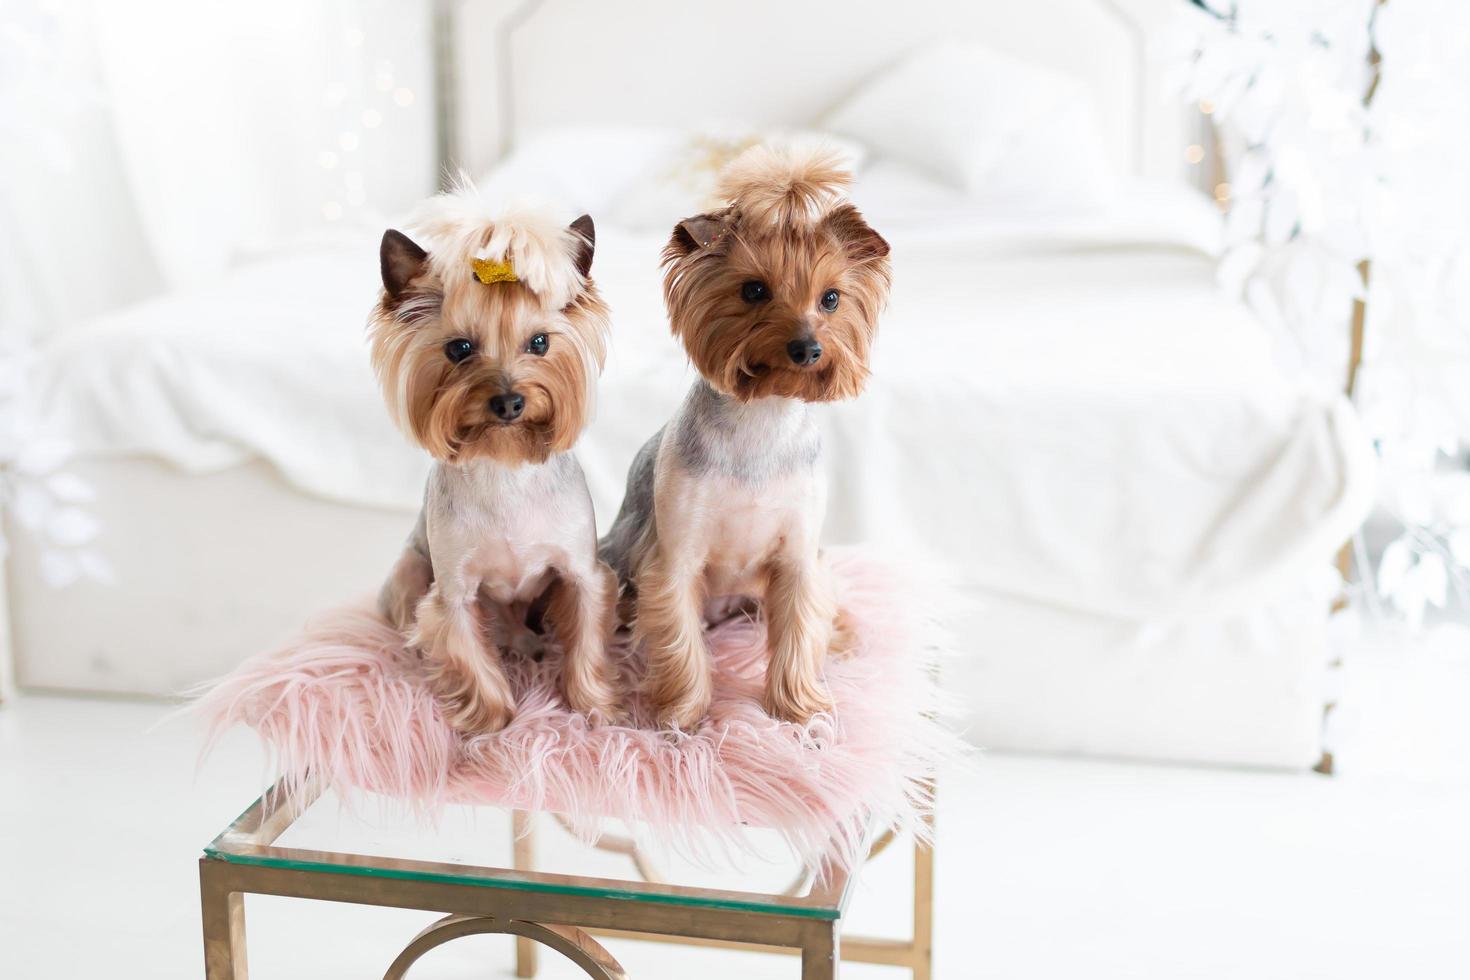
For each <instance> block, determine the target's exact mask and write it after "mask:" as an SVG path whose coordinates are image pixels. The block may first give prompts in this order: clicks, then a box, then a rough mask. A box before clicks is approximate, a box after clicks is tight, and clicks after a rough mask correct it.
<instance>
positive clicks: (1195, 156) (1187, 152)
mask: <svg viewBox="0 0 1470 980" xmlns="http://www.w3.org/2000/svg"><path fill="white" fill-rule="evenodd" d="M1204 158H1205V148H1204V147H1203V146H1200V145H1199V144H1198V143H1191V144H1189V145H1188V146H1186V147H1185V148H1184V162H1185V163H1190V164H1194V163H1199V162H1200V161H1201V160H1203V159H1204Z"/></svg>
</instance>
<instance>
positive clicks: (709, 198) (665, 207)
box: [610, 125, 867, 232]
mask: <svg viewBox="0 0 1470 980" xmlns="http://www.w3.org/2000/svg"><path fill="white" fill-rule="evenodd" d="M756 143H766V144H769V145H772V146H783V147H789V146H810V145H813V144H816V145H821V146H826V147H828V148H830V149H832V150H834V151H835V152H836V153H837V155H838V156H839V157H840V158H841V159H842V161H843V162H844V163H845V164H846V165H847V166H848V168H849V169H851V170H853V171H854V172H856V171H857V169H858V168H859V167H861V166H862V164H863V161H864V159H865V158H866V157H867V152H866V150H865V149H864V148H863V147H862V146H861V145H860V144H858V143H854V142H852V141H851V140H843V139H839V138H837V137H835V136H832V135H831V134H829V133H818V132H813V131H810V130H771V129H765V130H762V129H759V128H753V127H747V126H733V125H732V126H708V127H705V128H703V129H701V130H698V131H696V132H690V133H686V134H685V135H684V138H683V139H682V140H681V141H679V142H678V143H677V144H676V145H673V146H666V147H664V148H662V152H661V153H660V154H658V155H657V156H655V157H651V158H650V160H649V165H648V166H647V167H646V168H645V169H644V171H643V173H642V174H640V175H639V177H638V178H637V179H635V180H634V181H632V182H631V183H630V184H629V185H628V186H627V187H626V188H625V189H624V191H623V193H622V194H620V195H619V198H618V202H617V204H616V205H615V206H614V208H613V210H612V212H611V214H610V217H611V219H612V220H613V221H614V222H615V223H617V224H619V225H622V226H623V227H625V228H631V229H635V230H638V231H658V232H667V231H669V230H670V229H672V228H673V227H674V225H675V224H676V223H678V222H679V221H682V220H683V219H684V218H687V217H689V216H690V215H691V214H698V213H699V212H701V211H708V210H710V209H712V208H717V207H719V206H720V205H722V204H724V203H725V202H724V201H721V200H719V196H718V194H716V192H715V188H716V183H717V178H718V176H719V172H720V170H721V169H722V168H723V167H724V165H725V164H727V163H729V162H730V161H731V160H733V159H734V158H735V157H737V156H739V155H740V154H741V153H742V152H743V151H744V150H746V149H747V148H749V147H750V146H753V145H754V144H756Z"/></svg>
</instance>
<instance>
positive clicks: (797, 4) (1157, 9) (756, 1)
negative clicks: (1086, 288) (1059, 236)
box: [435, 0, 1198, 176]
mask: <svg viewBox="0 0 1470 980" xmlns="http://www.w3.org/2000/svg"><path fill="white" fill-rule="evenodd" d="M1183 6H1184V3H1183V0H1024V2H1023V0H972V2H965V3H961V2H954V0H904V2H903V3H901V4H895V3H893V2H891V0H842V2H836V0H833V2H827V3H815V2H803V0H742V2H740V3H691V2H689V0H639V2H638V3H636V4H628V3H608V2H599V0H442V2H441V3H440V5H439V12H438V16H437V18H436V32H435V33H436V37H437V39H438V47H439V54H440V56H439V58H438V61H437V64H438V70H439V84H438V111H439V116H440V120H439V133H440V137H439V140H440V146H439V150H440V159H441V161H442V162H443V163H444V165H445V167H444V170H445V173H446V174H449V173H453V172H455V171H456V170H458V169H461V168H462V169H464V170H465V171H466V172H468V173H481V172H484V171H485V170H486V169H488V168H489V167H490V166H491V165H493V164H494V163H495V162H496V161H498V160H499V159H501V158H502V157H503V156H504V155H505V154H506V153H507V152H509V151H510V150H511V149H512V148H514V147H515V146H516V144H517V142H518V141H519V140H520V139H521V138H522V137H524V136H525V135H526V134H528V133H532V132H535V131H538V130H543V129H548V128H553V127H559V126H567V125H577V124H596V125H609V124H633V125H658V126H691V125H698V124H700V123H704V122H707V121H709V120H711V119H719V120H730V121H737V122H742V123H749V124H752V125H758V126H786V127H791V126H809V125H811V124H813V123H814V122H816V121H817V120H818V119H819V118H820V117H821V116H822V115H824V114H825V113H826V112H827V111H828V110H830V109H832V108H833V107H834V106H836V105H837V104H838V103H839V102H840V101H841V100H842V99H843V98H844V97H846V96H847V95H849V94H850V93H851V92H853V91H854V90H855V89H856V88H857V87H858V86H859V85H860V84H861V83H862V82H863V80H864V79H865V78H867V77H868V76H870V75H871V74H872V73H874V72H875V71H879V70H881V69H883V68H885V67H886V66H888V65H891V64H893V63H895V62H897V61H898V60H900V59H901V58H903V57H904V56H905V55H907V54H909V53H911V52H913V51H915V50H917V49H919V48H921V47H922V46H924V45H925V44H926V43H928V42H931V41H935V40H938V39H940V38H944V39H969V40H974V41H978V42H981V43H984V44H985V45H987V46H988V47H991V48H994V49H996V50H998V51H1001V52H1004V53H1006V54H1010V55H1013V56H1015V57H1018V58H1021V59H1024V60H1026V61H1029V62H1033V63H1036V64H1041V65H1048V66H1051V67H1055V68H1058V69H1061V70H1064V71H1067V72H1070V73H1071V74H1073V75H1076V76H1079V77H1081V78H1083V79H1084V80H1085V81H1086V82H1087V83H1088V88H1089V90H1090V91H1091V92H1092V93H1093V96H1094V98H1095V99H1096V100H1097V102H1098V105H1099V109H1100V111H1101V113H1102V116H1103V119H1102V123H1103V125H1102V130H1103V133H1104V138H1105V140H1106V142H1107V153H1108V156H1109V157H1110V162H1111V163H1112V164H1113V165H1114V166H1115V167H1116V168H1117V169H1118V170H1119V171H1121V172H1125V173H1132V174H1138V175H1142V176H1179V175H1182V174H1183V172H1184V170H1183V166H1184V165H1183V154H1182V151H1183V147H1184V146H1185V144H1186V143H1188V142H1190V141H1191V140H1192V139H1193V138H1194V137H1193V136H1192V135H1191V133H1192V132H1193V131H1194V127H1195V126H1196V125H1197V123H1198V120H1197V119H1194V120H1192V119H1190V118H1189V115H1188V114H1187V113H1186V112H1184V111H1183V110H1182V109H1181V108H1180V105H1179V100H1178V99H1177V98H1174V97H1173V96H1171V94H1170V93H1169V91H1168V88H1167V85H1166V79H1165V66H1164V64H1163V62H1162V59H1161V57H1160V54H1159V52H1157V51H1156V50H1155V48H1154V45H1153V43H1152V41H1151V39H1154V38H1157V37H1158V36H1159V35H1160V33H1161V29H1162V28H1163V27H1164V26H1165V25H1166V24H1167V23H1168V22H1170V21H1171V20H1172V19H1173V18H1174V17H1177V16H1180V15H1181V13H1182V8H1183ZM753 48H754V49H758V51H759V53H758V55H756V56H747V55H746V54H745V51H747V50H750V49H753ZM568 64H571V65H575V66H576V70H575V71H571V72H569V71H567V70H566V69H565V66H566V65H568ZM773 68H775V69H777V70H773ZM589 77H591V78H608V79H613V78H616V79H617V84H615V85H587V84H585V80H586V79H587V78H589Z"/></svg>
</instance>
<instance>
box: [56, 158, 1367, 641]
mask: <svg viewBox="0 0 1470 980" xmlns="http://www.w3.org/2000/svg"><path fill="white" fill-rule="evenodd" d="M880 178H883V175H882V172H881V171H880V172H879V176H878V177H875V178H874V179H871V180H868V181H867V183H868V186H867V187H865V188H859V189H858V190H857V191H856V192H855V197H857V198H858V199H859V200H860V201H861V202H862V203H863V204H864V207H865V209H866V211H867V212H868V213H869V215H870V216H871V218H872V220H873V222H874V224H875V226H877V227H878V228H880V229H881V230H882V231H883V232H884V233H885V234H886V235H887V236H888V238H889V239H890V241H891V243H892V245H893V255H894V281H895V286H894V293H893V298H892V304H891V307H890V309H889V311H888V313H887V314H886V315H885V317H884V319H883V321H882V328H881V337H880V342H879V349H878V353H877V358H876V362H875V364H874V379H873V383H872V385H871V387H870V389H869V391H868V392H867V393H866V394H865V395H864V396H863V397H862V398H861V399H859V400H857V401H855V402H852V403H845V404H840V405H834V406H824V407H822V408H820V409H819V411H820V413H821V415H822V417H823V419H824V421H825V424H826V428H827V459H828V460H829V464H830V467H831V470H832V474H833V479H834V482H833V492H832V498H831V499H832V502H831V510H830V513H829V518H828V528H827V531H828V537H829V539H831V540H833V541H852V540H857V539H869V540H879V541H886V542H891V543H894V544H896V545H899V546H902V547H904V548H906V549H912V548H914V547H919V548H923V549H925V550H927V551H929V552H930V553H932V554H934V555H936V556H938V557H939V558H941V559H943V560H946V561H947V562H949V563H950V564H951V565H953V566H954V567H955V569H956V570H957V572H958V574H959V575H960V577H961V578H962V580H963V581H965V582H967V583H969V584H972V585H976V586H984V587H987V588H990V589H992V590H995V591H999V592H1003V593H1008V594H1012V595H1015V596H1018V597H1022V598H1024V599H1027V600H1029V601H1035V602H1042V603H1047V604H1053V605H1058V606H1064V607H1068V608H1071V609H1075V610H1079V611H1087V612H1092V613H1102V614H1105V615H1110V616H1120V617H1126V618H1130V619H1134V620H1150V621H1158V620H1165V621H1167V620H1170V619H1173V618H1177V617H1183V616H1188V615H1192V614H1194V613H1197V612H1199V611H1201V610H1209V611H1213V612H1215V613H1216V614H1220V613H1222V612H1224V611H1227V610H1229V609H1231V608H1236V607H1244V606H1248V605H1250V604H1252V603H1255V602H1258V601H1260V599H1261V597H1263V596H1267V595H1271V594H1274V593H1275V592H1278V591H1279V590H1280V589H1281V587H1282V585H1283V583H1288V582H1299V581H1300V580H1301V578H1302V576H1304V575H1306V574H1307V573H1308V571H1309V570H1310V569H1312V568H1314V567H1316V566H1319V565H1321V564H1323V563H1325V562H1326V560H1327V559H1328V557H1329V556H1330V554H1331V553H1332V551H1333V549H1334V548H1335V547H1336V545H1337V544H1338V542H1340V541H1341V540H1342V539H1343V538H1344V537H1345V536H1346V535H1347V534H1348V533H1349V531H1350V529H1351V528H1352V527H1353V526H1354V524H1355V523H1356V522H1357V521H1358V520H1359V519H1360V517H1361V515H1362V513H1363V511H1364V509H1365V508H1366V505H1367V501H1368V498H1369V492H1370V491H1369V487H1370V483H1371V480H1370V478H1369V475H1368V468H1369V452H1368V449H1367V447H1366V445H1365V442H1364V440H1363V437H1362V436H1361V434H1360V433H1359V431H1358V429H1357V427H1356V425H1355V423H1354V420H1353V415H1352V413H1351V411H1350V410H1349V409H1348V408H1347V407H1346V406H1345V405H1344V404H1340V403H1335V402H1324V401H1322V400H1320V399H1318V398H1317V397H1315V396H1313V395H1312V394H1310V393H1309V392H1308V391H1306V390H1305V389H1304V388H1303V387H1301V386H1298V385H1297V384H1294V383H1293V382H1292V381H1291V380H1289V379H1287V378H1285V377H1283V376H1282V375H1281V374H1280V373H1279V372H1278V371H1277V370H1276V369H1275V368H1274V367H1273V365H1272V361H1271V358H1270V355H1269V350H1268V345H1267V342H1266V339H1265V337H1264V336H1263V335H1262V333H1261V331H1260V329H1259V328H1258V327H1257V325H1256V324H1255V323H1254V322H1253V321H1252V320H1251V319H1250V318H1249V316H1248V315H1247V314H1246V313H1245V312H1244V310H1243V309H1242V308H1241V307H1239V306H1238V305H1236V304H1234V303H1232V302H1228V301H1226V300H1224V299H1222V298H1221V297H1220V296H1219V295H1218V293H1217V292H1216V290H1215V288H1214V285H1213V274H1212V264H1211V262H1210V261H1209V260H1208V258H1207V257H1206V256H1205V255H1204V254H1203V252H1202V250H1203V249H1208V247H1209V245H1210V241H1209V239H1210V235H1211V233H1212V230H1213V228H1214V225H1213V223H1212V222H1211V221H1209V220H1207V217H1208V212H1207V211H1200V210H1197V209H1198V208H1199V205H1198V204H1197V203H1193V202H1189V201H1186V200H1183V199H1181V198H1179V197H1177V196H1175V195H1174V194H1173V193H1172V192H1158V191H1148V192H1135V193H1134V194H1133V196H1132V197H1130V198H1128V199H1125V200H1122V201H1120V202H1119V203H1118V206H1117V208H1115V209H1110V210H1109V212H1108V213H1106V214H1103V213H1099V214H1089V215H1076V216H1037V215H1026V214H1023V213H1016V214H1010V215H1006V214H996V213H993V212H992V213H989V214H983V213H974V212H972V211H970V210H967V209H966V208H965V206H964V205H963V204H961V203H958V202H956V201H954V200H953V199H952V198H949V197H946V196H945V195H944V194H943V193H941V192H938V191H934V192H933V193H930V194H929V196H928V197H927V198H926V197H925V196H924V194H923V193H921V191H922V190H923V189H922V188H918V189H916V188H906V187H904V186H903V182H904V180H905V179H907V178H904V177H903V175H902V174H890V175H888V177H887V178H884V179H880ZM1186 218H1187V220H1185V219H1186ZM598 232H599V233H598V250H597V256H596V259H595V263H594V267H593V276H594V278H596V279H597V280H598V282H599V284H600V285H601V287H602V288H603V290H604V292H605V294H606V296H607V298H608V300H609V302H610V304H611V306H612V309H613V313H614V344H613V353H612V356H611V359H610V362H609V364H608V369H607V372H606V375H605V377H604V379H603V383H602V386H601V396H600V400H601V407H600V410H599V415H598V418H597V420H596V422H595V423H594V425H593V427H592V429H591V430H590V432H589V433H588V434H587V436H586V437H585V438H584V440H583V442H582V444H581V447H580V448H579V450H578V452H579V455H580V457H581V460H582V463H583V466H584V468H585V469H586V470H587V474H588V479H589V484H590V486H591V487H592V491H593V495H594V498H595V501H596V504H597V509H598V518H599V521H600V522H601V523H602V526H606V523H607V522H609V521H610V520H611V518H612V515H613V514H614V512H615V510H616V507H617V504H618V500H619V498H620V496H621V493H622V484H623V477H624V473H625V471H626V467H627V465H628V464H629V462H630V461H631V459H632V457H633V454H634V453H635V452H636V450H637V448H638V447H639V445H640V444H641V443H642V442H643V441H644V440H645V439H646V438H647V437H648V436H649V434H650V433H651V432H652V431H653V430H654V429H655V428H656V427H657V426H658V425H659V424H660V423H661V421H662V420H663V419H664V418H665V417H666V416H667V414H668V413H669V411H670V410H671V409H672V408H673V406H674V405H675V403H676V402H677V401H678V399H679V398H680V397H681V396H682V394H683V392H684V390H685V388H686V387H687V385H688V383H689V381H690V379H691V377H692V375H691V373H690V371H689V369H688V367H687V364H686V359H685V357H684V355H683V353H682V351H681V350H680V349H679V348H678V347H677V346H676V345H675V343H674V342H673V340H672V339H671V338H670V337H669V336H668V333H667V329H666V326H665V323H664V318H663V313H662V304H661V302H660V298H659V279H658V269H657V263H658V252H659V248H660V246H661V244H662V240H661V236H658V235H654V234H650V233H643V234H635V233H631V232H624V231H620V230H619V229H617V228H614V227H605V226H600V227H599V229H598ZM376 279H377V255H376V236H373V237H362V238H358V239H351V240H343V241H338V242H333V243H322V244H319V245H317V246H315V247H311V248H304V249H302V250H300V251H298V252H295V253H292V254H285V255H280V256H278V257H276V258H274V259H271V260H269V261H265V262H261V263H258V264H255V265H252V266H250V267H248V268H245V269H242V270H240V271H238V272H237V273H235V274H233V275H231V276H230V277H229V278H227V279H225V280H223V281H221V282H219V283H216V284H214V285H211V286H208V287H205V288H202V289H200V290H197V291H195V292H191V293H186V294H177V295H172V296H169V297H166V298H163V299H161V300H157V301H154V302H150V303H147V304H144V305H142V306H138V307H135V308H133V309H130V310H127V311H124V312H120V313H117V314H114V315H110V316H107V317H103V318H101V319H99V320H97V321H95V322H93V323H91V324H88V325H86V326H85V327H83V328H79V329H77V330H75V331H73V332H71V333H69V334H67V335H66V336H64V337H62V338H60V339H59V340H58V341H57V342H56V343H55V344H54V345H53V346H52V347H51V348H50V349H49V351H48V352H47V358H46V360H45V364H44V365H43V368H42V370H41V372H40V375H39V376H38V379H37V380H38V382H39V384H40V387H41V391H42V392H43V395H44V400H45V404H46V409H47V411H48V412H49V414H50V417H51V418H52V419H53V420H54V421H55V422H56V423H57V425H58V426H59V427H61V428H62V429H63V430H65V431H66V433H67V434H68V435H69V436H70V437H71V438H72V439H73V440H74V441H75V443H76V444H77V445H78V446H79V447H80V449H81V450H82V451H84V452H85V453H88V454H95V455H117V454H126V455H132V454H145V455H152V456H159V457H162V458H164V459H166V460H169V461H171V462H173V463H174V464H176V465H178V466H180V467H182V468H184V469H186V470H190V471H210V470H217V469H221V468H224V467H227V466H229V465H232V464H234V463H237V462H240V461H243V460H245V459H249V458H264V459H266V460H268V461H270V462H271V463H272V464H274V465H275V466H276V467H277V468H278V469H279V470H280V472H281V473H282V474H283V475H284V476H285V478H286V479H287V480H289V481H290V482H291V483H292V484H294V485H295V486H297V487H298V488H300V489H301V490H303V491H305V492H307V493H310V494H314V495H318V496H322V497H327V498H331V499H334V500H339V501H343V502H347V503H352V504H358V505H365V506H373V507H388V508H400V509H402V510H404V511H405V512H407V511H410V510H412V509H414V508H415V507H416V506H417V503H418V500H419V497H420V493H421V487H422V480H423V476H424V473H425V470H426V466H427V461H426V460H425V458H424V456H423V454H422V453H420V452H419V451H417V450H416V449H413V448H412V447H410V446H409V445H408V444H407V442H406V441H405V440H404V438H403V437H402V436H401V435H399V434H398V433H396V432H395V431H394V430H393V429H392V427H391V425H390V423H389V421H388V418H387V414H386V412H385V411H384V409H383V406H382V403H381V400H380V399H379V397H378V394H377V392H376V389H375V387H374V384H373V381H372V378H371V373H370V371H369V368H368V363H367V353H366V346H365V342H364V339H363V325H364V322H365V318H366V312H367V309H368V306H369V305H370V303H371V301H372V299H373V296H374V295H375V291H376V288H377V282H376ZM404 529H405V532H406V531H407V529H408V519H407V516H405V527H404Z"/></svg>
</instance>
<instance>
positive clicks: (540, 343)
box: [526, 333, 551, 357]
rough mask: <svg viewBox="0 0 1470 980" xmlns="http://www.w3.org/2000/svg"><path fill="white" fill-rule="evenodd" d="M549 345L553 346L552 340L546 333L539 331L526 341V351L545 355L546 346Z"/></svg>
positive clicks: (541, 355)
mask: <svg viewBox="0 0 1470 980" xmlns="http://www.w3.org/2000/svg"><path fill="white" fill-rule="evenodd" d="M549 346H551V341H550V340H549V339H548V338H547V336H546V334H544V333H538V334H537V335H536V336H534V337H532V338H531V339H530V340H528V341H526V353H527V354H535V355H536V356H537V357H545V356H546V348H547V347H549Z"/></svg>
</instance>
